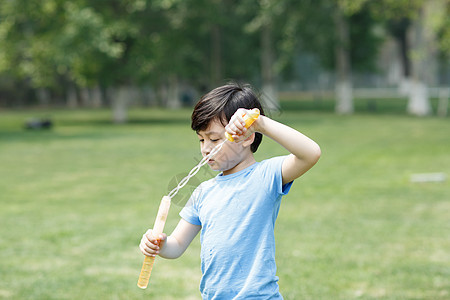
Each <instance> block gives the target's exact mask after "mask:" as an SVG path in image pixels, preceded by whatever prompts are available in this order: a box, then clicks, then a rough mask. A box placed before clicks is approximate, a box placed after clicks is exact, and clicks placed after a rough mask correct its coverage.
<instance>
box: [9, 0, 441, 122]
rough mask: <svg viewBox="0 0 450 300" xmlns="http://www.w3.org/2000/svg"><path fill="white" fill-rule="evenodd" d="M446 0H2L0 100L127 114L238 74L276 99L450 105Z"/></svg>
mask: <svg viewBox="0 0 450 300" xmlns="http://www.w3.org/2000/svg"><path fill="white" fill-rule="evenodd" d="M449 3H450V2H449V1H448V0H429V1H424V0H414V1H406V0H380V1H369V0H318V1H306V0H305V1H292V0H280V1H271V0H260V1H257V0H245V1H232V0H230V1H217V0H214V1H201V0H187V1H180V0H154V1H146V0H112V1H85V0H73V1H62V0H42V1H41V0H39V1H38V0H14V1H13V0H7V1H2V2H1V3H0V41H1V43H0V107H3V108H17V107H26V106H39V107H51V106H57V107H67V108H76V107H87V108H90V107H111V108H113V112H114V114H113V116H114V120H115V121H116V122H125V121H126V120H127V113H126V111H127V108H128V107H130V106H163V107H171V108H176V107H180V106H189V105H192V103H193V102H195V101H196V99H197V97H198V96H199V95H201V94H203V93H204V92H206V91H208V90H210V89H211V88H213V87H215V86H217V85H219V84H222V83H224V82H225V81H226V80H227V79H233V80H237V81H246V82H251V83H252V84H253V85H254V86H255V87H257V88H258V89H259V90H260V91H261V93H262V94H263V95H264V98H265V99H266V102H267V103H266V105H267V106H268V107H274V106H275V107H276V106H277V103H278V101H279V99H280V98H281V99H296V100H301V99H313V100H318V101H319V100H321V99H335V105H334V110H335V111H336V112H337V113H340V114H350V113H352V112H353V111H354V99H388V100H392V101H395V99H407V102H406V103H407V105H406V107H405V108H404V109H405V112H407V113H410V114H414V115H420V116H424V115H430V114H432V113H435V114H439V115H446V114H447V106H448V98H449V90H448V88H449V85H450V59H449V56H450V18H449V17H448V16H449V10H450V8H449V7H450V4H449ZM432 98H434V99H440V101H438V104H436V107H435V109H434V111H433V105H432V104H430V99H432ZM368 108H369V109H376V103H375V102H372V103H369V105H368Z"/></svg>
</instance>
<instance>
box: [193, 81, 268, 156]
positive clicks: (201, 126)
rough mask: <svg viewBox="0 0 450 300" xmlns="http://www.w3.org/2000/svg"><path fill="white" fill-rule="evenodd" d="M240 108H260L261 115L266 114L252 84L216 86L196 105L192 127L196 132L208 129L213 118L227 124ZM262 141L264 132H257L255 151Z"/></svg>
mask: <svg viewBox="0 0 450 300" xmlns="http://www.w3.org/2000/svg"><path fill="white" fill-rule="evenodd" d="M239 108H245V109H253V108H258V109H259V111H260V113H261V115H264V110H263V108H262V106H261V103H260V102H259V100H258V97H257V96H256V95H255V92H254V91H253V90H252V88H251V87H250V85H248V84H245V85H240V84H237V83H229V84H226V85H223V86H220V87H218V88H215V89H213V90H212V91H210V92H209V93H207V94H206V95H204V96H203V97H201V98H200V100H199V101H198V102H197V104H196V105H195V108H194V111H193V112H192V116H191V121H192V122H191V128H192V129H193V130H195V131H196V132H199V131H200V130H206V128H208V126H209V124H210V123H211V121H213V120H218V121H220V122H221V123H222V125H223V126H226V125H227V124H228V122H229V121H230V119H231V117H232V116H233V114H234V113H235V112H236V111H237V110H238V109H239ZM261 141H262V134H261V133H259V132H256V133H255V140H254V141H253V143H252V144H251V146H250V150H251V151H252V152H253V153H254V152H256V150H258V147H259V144H261Z"/></svg>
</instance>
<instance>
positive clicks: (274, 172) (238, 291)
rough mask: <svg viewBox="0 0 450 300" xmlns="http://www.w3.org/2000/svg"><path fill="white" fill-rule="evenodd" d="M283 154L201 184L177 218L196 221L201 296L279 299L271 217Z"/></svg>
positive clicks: (281, 189) (279, 191)
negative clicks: (197, 227) (199, 231)
mask: <svg viewBox="0 0 450 300" xmlns="http://www.w3.org/2000/svg"><path fill="white" fill-rule="evenodd" d="M285 158H286V157H285V156H281V157H274V158H271V159H268V160H264V161H262V162H257V163H254V164H253V165H251V166H250V167H247V168H246V169H244V170H241V171H239V172H236V173H233V174H230V175H226V176H224V175H223V174H219V175H218V176H216V177H215V178H212V179H210V180H208V181H205V182H203V183H202V184H201V185H200V186H199V187H197V189H196V190H195V191H194V193H193V194H192V196H191V198H190V200H189V201H188V203H187V204H186V206H185V207H184V208H183V209H182V211H181V212H180V216H181V217H182V218H183V219H184V220H186V221H187V222H189V223H191V224H194V225H201V226H202V230H201V234H200V242H201V269H202V279H201V282H200V291H201V293H202V297H203V299H226V300H230V299H282V296H281V294H280V292H279V288H278V283H277V282H278V277H277V276H276V265H275V237H274V227H275V220H276V218H277V216H278V211H279V208H280V202H281V197H282V196H283V195H286V194H287V193H288V192H289V189H290V187H291V185H292V182H291V183H288V184H286V185H283V184H282V176H281V166H282V163H283V160H284V159H285Z"/></svg>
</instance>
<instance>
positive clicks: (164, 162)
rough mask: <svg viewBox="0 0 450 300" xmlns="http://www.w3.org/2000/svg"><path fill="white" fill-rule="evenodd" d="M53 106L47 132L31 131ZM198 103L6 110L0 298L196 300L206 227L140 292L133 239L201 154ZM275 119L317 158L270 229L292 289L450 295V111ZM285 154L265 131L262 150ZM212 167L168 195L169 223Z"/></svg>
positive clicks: (336, 295) (0, 134) (290, 294)
mask: <svg viewBox="0 0 450 300" xmlns="http://www.w3.org/2000/svg"><path fill="white" fill-rule="evenodd" d="M31 116H38V117H40V116H50V117H51V118H52V119H53V120H54V122H55V127H54V128H53V129H52V130H50V131H26V130H24V129H23V123H24V121H25V120H26V119H27V118H29V117H31ZM189 118H190V110H179V111H166V110H157V109H153V110H150V109H135V110H132V111H130V119H131V122H130V123H128V124H126V125H113V124H111V123H110V112H109V111H107V110H92V111H88V110H76V111H64V110H52V111H45V112H44V111H40V110H25V111H0V179H1V180H0V279H1V280H0V299H156V298H157V299H199V298H200V294H199V292H198V284H199V280H200V259H199V251H200V244H199V239H198V237H197V238H196V239H195V241H194V242H193V244H192V245H191V247H190V248H189V249H188V250H187V252H186V253H185V254H184V255H183V256H182V257H181V258H180V259H177V260H164V259H157V261H156V264H155V268H154V270H153V274H152V277H151V279H150V285H149V287H148V288H147V289H146V290H141V289H139V288H138V287H137V286H136V282H137V278H138V275H139V271H140V268H141V264H142V260H143V256H142V255H141V253H140V251H139V249H138V244H139V241H140V238H141V235H142V234H143V232H145V230H146V229H147V228H149V227H151V226H152V224H153V221H154V218H155V215H156V211H157V207H158V205H159V201H160V200H161V197H162V196H163V195H165V194H167V192H168V190H169V189H170V188H172V187H173V183H174V182H175V180H176V179H177V178H180V177H182V176H183V175H184V174H185V173H186V172H188V171H189V170H190V169H191V168H192V167H193V166H194V165H195V164H196V163H197V161H198V160H199V159H200V154H199V146H198V142H197V139H196V136H195V134H194V133H193V132H192V131H191V130H190V127H189V126H190V123H189V121H190V120H189ZM273 118H274V119H277V120H279V121H281V122H284V123H286V124H288V125H290V126H292V127H294V128H296V129H298V130H300V131H302V132H304V133H305V134H307V135H308V136H310V137H312V138H313V139H314V140H316V141H317V142H318V143H319V144H320V146H321V148H322V158H321V159H320V161H319V163H318V164H317V165H316V166H315V167H314V168H313V169H312V170H311V171H310V172H308V173H307V174H306V175H304V177H302V178H300V179H298V180H297V181H296V182H295V183H294V186H293V188H292V189H291V192H290V193H289V195H288V196H286V197H285V198H283V202H282V206H281V210H280V214H279V218H278V221H277V227H276V239H277V264H278V276H279V277H280V282H279V284H280V289H281V292H282V294H283V295H284V297H285V299H449V298H450V280H449V278H450V255H449V253H450V179H449V178H447V180H446V181H444V182H428V183H412V182H411V181H410V178H411V175H412V174H415V173H435V172H444V173H446V174H447V176H450V135H449V133H450V121H449V120H448V119H440V118H414V117H408V116H405V115H402V114H384V113H383V114H381V113H372V114H370V113H361V112H358V113H357V114H355V115H352V116H337V115H334V114H333V113H329V112H314V111H306V112H305V111H303V112H302V111H300V110H298V109H297V108H295V107H292V106H291V107H290V106H286V107H285V109H283V110H282V111H281V113H277V114H274V115H273ZM282 154H285V151H284V150H283V149H282V148H281V147H280V146H278V145H277V144H276V143H274V142H272V141H270V140H269V139H267V138H266V139H265V140H263V144H262V146H261V147H260V150H258V152H257V155H256V156H257V159H258V160H261V159H264V158H267V157H270V156H274V155H282ZM214 175H215V173H213V172H211V171H210V170H208V169H207V166H205V167H204V169H202V170H201V171H200V173H199V175H198V176H196V177H194V178H193V180H192V181H191V183H190V184H189V185H188V186H186V187H185V188H184V189H183V190H182V191H181V192H180V194H179V196H177V197H176V198H175V199H174V202H175V203H174V204H173V206H172V208H171V213H170V216H169V218H168V222H167V224H166V231H167V232H168V233H170V232H171V231H172V229H173V228H174V227H175V225H176V223H177V222H178V219H179V217H178V212H179V211H180V209H181V207H182V205H183V202H184V201H186V198H187V197H188V196H189V193H190V191H192V189H193V188H194V187H195V185H196V184H198V183H199V182H201V181H202V180H204V179H207V178H210V177H211V176H214Z"/></svg>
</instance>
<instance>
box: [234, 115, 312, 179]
mask: <svg viewBox="0 0 450 300" xmlns="http://www.w3.org/2000/svg"><path fill="white" fill-rule="evenodd" d="M241 110H242V109H239V110H238V111H237V112H236V113H235V114H234V115H233V117H232V118H231V120H230V123H229V124H228V125H227V126H226V130H227V132H228V133H230V134H231V135H232V136H233V137H234V138H235V140H236V141H237V142H239V141H242V140H244V139H246V138H248V137H250V136H251V134H252V133H253V132H255V131H256V132H260V133H262V134H263V135H266V136H268V137H270V138H271V139H273V140H274V141H276V142H277V143H279V144H280V145H281V146H283V147H284V148H286V150H288V151H289V152H290V153H291V154H290V155H289V156H288V157H287V158H286V159H285V161H284V162H283V166H282V174H283V175H282V176H283V184H285V183H288V182H291V181H292V180H294V179H296V178H298V177H300V176H301V175H303V174H304V173H305V172H306V171H308V170H309V169H311V167H312V166H314V165H315V164H316V162H317V161H318V160H319V158H320V155H321V151H320V147H319V145H318V144H317V143H316V142H314V141H313V140H311V139H310V138H308V137H307V136H306V135H304V134H302V133H300V132H299V131H297V130H295V129H293V128H291V127H289V126H287V125H284V124H282V123H280V122H277V121H275V120H272V119H270V118H268V117H266V116H260V117H259V118H258V119H257V120H256V121H255V122H254V123H253V125H252V126H251V127H250V128H249V129H246V128H245V127H244V124H245V122H243V120H242V117H241V115H242V111H241Z"/></svg>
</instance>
